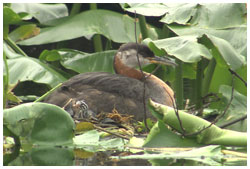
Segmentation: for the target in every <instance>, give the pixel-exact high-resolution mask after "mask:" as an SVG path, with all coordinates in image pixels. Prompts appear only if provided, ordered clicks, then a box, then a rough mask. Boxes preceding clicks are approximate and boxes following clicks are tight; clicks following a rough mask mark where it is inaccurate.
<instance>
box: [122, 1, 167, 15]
mask: <svg viewBox="0 0 250 169" xmlns="http://www.w3.org/2000/svg"><path fill="white" fill-rule="evenodd" d="M121 6H122V7H123V9H125V10H126V11H129V12H132V13H134V12H135V11H136V13H138V14H141V15H145V16H162V15H164V14H165V13H166V12H168V10H167V9H168V8H167V6H166V5H164V4H156V3H154V4H150V3H143V4H140V3H128V4H125V5H121Z"/></svg>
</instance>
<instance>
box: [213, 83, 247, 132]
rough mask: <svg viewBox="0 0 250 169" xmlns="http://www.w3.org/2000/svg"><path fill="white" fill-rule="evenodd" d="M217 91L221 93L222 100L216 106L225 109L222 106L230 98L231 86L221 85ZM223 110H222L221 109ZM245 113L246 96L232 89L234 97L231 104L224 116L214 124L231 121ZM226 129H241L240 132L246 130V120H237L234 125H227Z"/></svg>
mask: <svg viewBox="0 0 250 169" xmlns="http://www.w3.org/2000/svg"><path fill="white" fill-rule="evenodd" d="M219 93H221V94H222V95H223V100H222V102H220V103H219V105H218V106H220V107H219V108H220V109H221V107H223V109H225V108H224V107H225V106H226V105H227V104H228V103H229V100H230V99H231V95H232V87H230V86H226V85H221V87H220V90H219ZM223 111H224V110H223ZM246 114H247V97H246V96H244V95H242V94H240V93H239V92H237V91H236V90H234V97H233V101H232V103H231V105H230V106H229V108H228V110H227V112H226V114H225V116H223V117H222V118H221V119H220V120H219V121H218V122H217V123H216V125H218V126H220V125H222V124H224V123H226V122H229V121H232V120H234V119H237V118H239V117H242V116H244V115H246ZM227 129H230V130H236V131H241V132H246V131H247V120H244V121H241V122H238V123H236V124H234V125H231V126H229V127H227Z"/></svg>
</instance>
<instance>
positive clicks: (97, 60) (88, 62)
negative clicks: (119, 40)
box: [59, 50, 116, 73]
mask: <svg viewBox="0 0 250 169" xmlns="http://www.w3.org/2000/svg"><path fill="white" fill-rule="evenodd" d="M59 53H60V55H61V57H62V60H61V63H62V65H63V66H64V67H66V68H68V69H72V70H74V71H76V72H78V73H84V72H99V71H100V72H114V70H113V58H114V55H115V53H116V50H111V51H104V52H98V53H93V54H86V53H82V52H79V51H73V50H59Z"/></svg>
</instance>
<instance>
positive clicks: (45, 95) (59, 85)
mask: <svg viewBox="0 0 250 169" xmlns="http://www.w3.org/2000/svg"><path fill="white" fill-rule="evenodd" d="M61 85H62V83H59V84H58V85H57V86H55V87H54V88H52V89H51V90H50V91H48V92H46V93H45V94H44V95H42V96H41V97H39V98H38V99H36V100H35V101H34V103H35V102H40V101H42V100H43V99H44V98H45V97H47V96H48V95H50V94H51V93H52V92H53V91H55V90H56V89H57V88H59V87H61Z"/></svg>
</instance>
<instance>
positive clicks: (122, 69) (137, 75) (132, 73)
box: [114, 57, 143, 80]
mask: <svg viewBox="0 0 250 169" xmlns="http://www.w3.org/2000/svg"><path fill="white" fill-rule="evenodd" d="M114 69H115V72H116V73H117V74H121V75H124V76H128V77H131V78H134V79H138V80H141V79H142V77H143V75H142V73H141V72H140V71H139V70H137V69H135V68H131V67H128V66H126V65H124V64H123V63H122V62H121V60H120V59H119V58H118V57H115V58H114Z"/></svg>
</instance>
